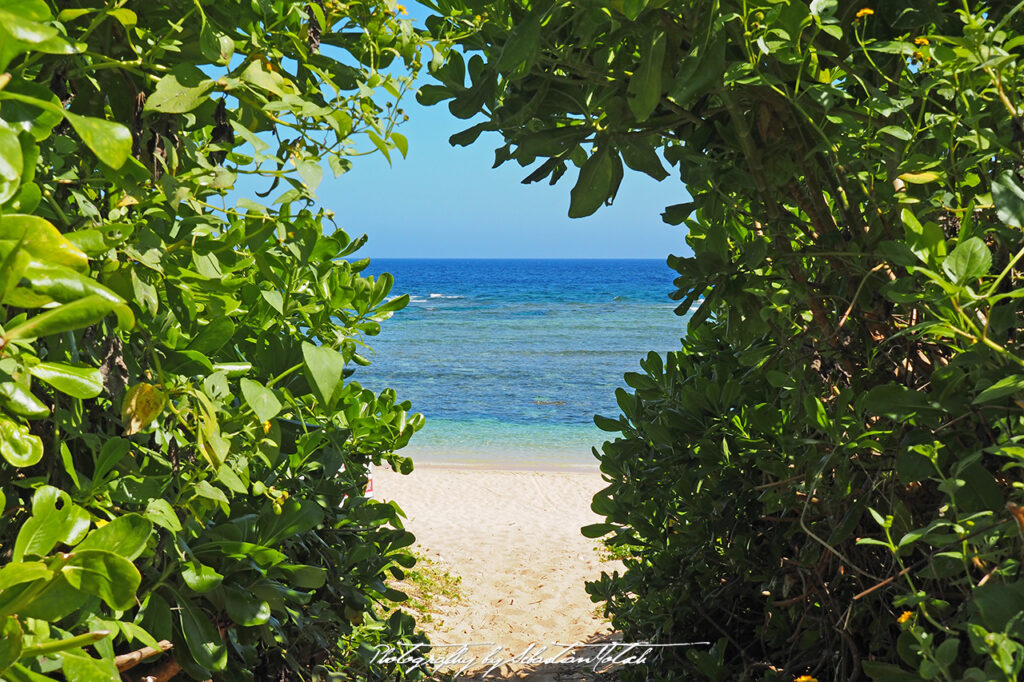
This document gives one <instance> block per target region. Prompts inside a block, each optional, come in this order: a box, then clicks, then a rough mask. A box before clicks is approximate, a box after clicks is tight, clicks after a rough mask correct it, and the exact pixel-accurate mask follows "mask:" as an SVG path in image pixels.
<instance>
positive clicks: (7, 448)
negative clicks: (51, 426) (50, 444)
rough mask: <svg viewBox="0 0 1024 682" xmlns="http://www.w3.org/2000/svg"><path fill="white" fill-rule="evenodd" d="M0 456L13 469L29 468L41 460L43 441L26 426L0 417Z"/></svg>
mask: <svg viewBox="0 0 1024 682" xmlns="http://www.w3.org/2000/svg"><path fill="white" fill-rule="evenodd" d="M0 455H3V458H4V459H5V460H6V461H7V463H8V464H10V465H11V466H14V467H30V466H33V465H35V464H38V463H39V460H41V459H42V458H43V441H42V440H40V438H39V436H36V435H35V434H33V433H30V432H29V429H28V427H27V426H23V425H22V424H18V423H17V422H15V421H13V420H12V419H10V418H9V417H5V416H3V415H0Z"/></svg>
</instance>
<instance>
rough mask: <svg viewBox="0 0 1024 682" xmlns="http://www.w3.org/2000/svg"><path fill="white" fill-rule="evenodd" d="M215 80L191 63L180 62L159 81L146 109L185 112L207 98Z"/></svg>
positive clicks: (162, 111) (175, 112)
mask: <svg viewBox="0 0 1024 682" xmlns="http://www.w3.org/2000/svg"><path fill="white" fill-rule="evenodd" d="M213 85H214V83H213V81H212V80H210V79H209V78H207V77H206V75H205V74H204V73H203V72H202V71H200V70H199V69H198V68H196V67H195V66H193V65H190V64H180V65H178V66H176V67H175V68H174V69H172V70H171V72H170V73H169V74H167V75H166V76H164V77H163V78H161V79H160V80H159V81H157V84H156V90H155V91H154V92H153V94H152V95H150V96H149V98H148V99H147V100H146V111H158V112H161V113H164V114H184V113H187V112H189V111H192V110H193V109H195V108H196V107H198V106H199V105H200V104H202V103H203V102H204V101H206V99H207V95H208V93H209V92H210V90H211V89H213Z"/></svg>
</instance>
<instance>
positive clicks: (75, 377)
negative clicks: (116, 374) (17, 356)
mask: <svg viewBox="0 0 1024 682" xmlns="http://www.w3.org/2000/svg"><path fill="white" fill-rule="evenodd" d="M29 373H30V374H32V376H34V377H36V378H37V379H40V380H41V381H45V382H46V383H48V384H49V385H51V386H53V387H54V388H56V389H57V390H58V391H61V392H62V393H66V394H68V395H69V396H71V397H72V398H83V399H84V398H95V397H96V396H98V395H99V394H100V393H102V392H103V375H102V373H100V371H99V370H98V369H96V368H95V367H86V366H84V365H70V364H67V363H64V362H40V363H39V364H38V365H33V366H31V367H29Z"/></svg>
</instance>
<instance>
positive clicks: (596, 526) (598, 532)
mask: <svg viewBox="0 0 1024 682" xmlns="http://www.w3.org/2000/svg"><path fill="white" fill-rule="evenodd" d="M615 528H616V526H615V525H613V524H611V523H592V524H590V525H589V526H583V528H581V529H580V532H581V533H582V534H583V537H587V538H599V537H602V536H604V535H608V533H611V532H612V531H613V530H615Z"/></svg>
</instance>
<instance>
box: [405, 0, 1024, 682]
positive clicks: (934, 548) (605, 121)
mask: <svg viewBox="0 0 1024 682" xmlns="http://www.w3.org/2000/svg"><path fill="white" fill-rule="evenodd" d="M434 6H435V7H436V9H437V10H438V11H439V12H440V13H441V14H442V15H444V18H443V19H441V18H439V19H436V20H435V22H434V24H433V26H434V28H435V30H436V31H438V32H439V33H444V32H446V31H448V32H452V34H454V32H455V31H458V30H464V29H465V28H466V27H467V26H468V27H470V28H472V29H473V30H472V33H471V34H470V35H468V36H466V37H463V38H461V39H460V40H461V43H462V45H463V46H464V47H465V48H466V50H467V54H472V53H473V52H474V51H480V52H481V53H482V54H479V55H477V54H473V55H472V56H471V57H470V58H469V62H468V69H467V68H466V63H465V60H464V59H463V58H462V57H461V56H459V55H452V57H451V58H450V59H449V60H448V62H447V63H446V64H445V65H443V66H442V67H441V68H439V69H436V70H435V71H434V75H435V76H436V78H437V79H438V81H439V84H438V85H435V86H434V87H432V88H430V89H425V90H424V93H423V96H424V99H425V101H440V100H444V99H451V102H450V104H449V107H450V109H451V111H452V112H453V113H454V114H455V115H457V116H460V117H465V118H468V117H470V116H472V115H473V114H476V113H478V112H483V113H485V114H486V119H487V120H485V121H483V122H481V123H480V124H478V125H476V126H474V127H473V128H470V129H469V130H467V131H466V132H465V133H460V134H459V135H456V136H454V137H453V138H452V141H453V143H459V144H465V143H469V142H471V141H472V140H473V139H475V136H476V135H478V134H479V133H480V132H481V131H482V130H500V131H502V133H503V134H504V136H505V140H506V144H505V145H504V146H503V147H502V148H500V149H499V150H498V151H497V162H498V163H501V162H504V161H508V160H515V161H516V162H518V163H520V164H521V165H523V166H527V165H530V164H534V163H537V164H538V165H537V166H536V167H535V169H534V170H533V171H532V172H531V173H530V174H529V175H528V177H527V178H526V180H525V181H526V182H534V181H538V180H542V179H545V178H549V177H550V179H551V181H552V182H554V181H557V180H558V179H559V178H560V177H562V176H563V175H564V174H566V173H567V172H568V171H569V169H570V168H571V167H572V166H576V167H579V173H578V177H577V178H576V183H575V186H574V187H573V189H572V192H571V202H570V209H569V211H570V215H580V216H582V215H587V214H590V213H593V212H594V211H596V210H597V209H598V208H599V207H600V206H601V205H602V204H604V203H605V202H606V201H611V199H612V198H614V196H615V193H616V191H617V189H618V185H619V181H620V179H621V177H622V175H623V172H624V168H625V167H628V168H630V169H633V170H637V171H641V172H645V173H647V174H649V175H651V176H652V177H655V178H657V179H664V178H666V177H667V176H668V174H669V173H668V171H667V170H666V164H668V165H670V166H674V167H675V168H676V169H677V171H678V173H679V177H680V179H681V181H682V182H683V184H684V185H685V187H686V189H687V191H688V192H689V194H690V195H691V200H690V201H686V202H683V203H680V204H678V205H674V206H670V207H668V208H667V209H666V211H665V213H664V217H665V219H666V221H668V222H670V223H672V224H684V225H685V226H686V228H687V237H686V239H687V243H688V244H689V246H690V248H691V249H692V251H693V255H692V256H687V257H672V258H670V259H669V264H670V265H671V266H672V267H673V268H674V269H675V270H677V271H678V273H679V277H678V278H677V279H676V280H675V285H676V287H677V291H676V292H675V294H674V297H675V298H676V299H677V300H679V301H680V306H679V309H678V312H679V313H680V314H682V315H690V317H689V322H688V326H687V332H686V338H685V339H684V342H683V345H682V349H681V350H679V351H676V352H674V353H670V354H669V355H668V357H666V358H659V357H658V356H656V355H651V356H649V357H648V358H647V359H645V360H644V362H643V363H642V370H643V371H642V372H639V373H631V374H627V375H626V377H625V381H626V383H627V384H628V385H629V387H630V388H631V390H630V391H626V390H620V391H619V393H618V398H619V406H620V408H621V414H620V415H619V416H618V417H617V418H608V417H602V418H598V419H597V422H598V425H599V426H601V427H602V428H604V429H605V430H607V431H609V432H612V433H616V434H617V437H616V438H615V439H614V440H611V441H609V442H607V443H605V444H604V446H603V449H602V452H601V453H600V455H599V456H600V459H601V469H602V471H603V472H604V475H605V476H606V479H607V480H608V482H609V486H608V487H607V488H606V489H605V490H604V491H602V492H601V493H600V494H598V495H597V496H596V497H595V499H594V509H595V510H596V511H597V512H598V513H600V514H601V515H603V516H605V517H606V521H605V523H602V524H597V525H594V526H590V527H588V528H586V529H584V531H585V532H586V533H587V534H589V535H591V536H595V537H596V536H604V535H609V537H608V539H607V540H606V542H608V543H609V544H611V545H612V546H622V547H630V546H639V549H638V550H636V551H634V552H631V556H630V557H629V558H627V560H626V571H625V573H624V574H622V575H618V574H615V575H610V576H609V575H606V576H604V577H603V578H602V579H601V580H599V581H596V582H594V583H592V584H591V585H590V586H589V589H590V591H591V594H592V595H593V596H594V598H595V599H598V600H603V601H605V602H606V608H607V611H608V613H609V614H610V615H611V616H612V619H613V623H614V624H615V625H616V626H617V627H618V628H620V629H621V630H622V631H623V633H624V634H625V636H626V637H627V638H629V639H651V640H653V641H657V642H661V643H679V642H688V641H702V640H706V639H709V638H710V639H711V640H712V642H713V644H712V645H711V646H710V647H691V648H668V649H666V650H665V654H664V656H663V657H662V658H661V660H660V663H659V664H658V665H657V666H655V667H654V668H652V669H649V670H641V669H638V668H631V669H627V670H626V671H625V673H624V674H626V675H630V676H632V678H633V679H694V678H700V679H713V680H737V679H761V680H792V679H793V678H794V677H796V676H807V677H815V678H820V679H827V680H853V679H857V678H858V676H860V675H866V676H867V677H870V678H871V679H874V680H886V681H896V680H916V679H929V680H930V679H944V680H1012V679H1017V677H1018V675H1019V673H1020V671H1021V669H1022V666H1024V629H1022V628H1024V624H1022V621H1021V617H1020V613H1021V612H1022V611H1024V601H1022V599H1024V596H1022V595H1024V592H1022V589H1024V583H1022V582H1021V576H1020V572H1021V562H1020V556H1021V544H1020V537H1021V532H1022V531H1024V515H1022V514H1021V512H1020V508H1019V507H1018V505H1019V504H1021V495H1022V493H1021V490H1020V488H1021V483H1022V480H1021V468H1020V466H1021V455H1022V454H1024V450H1022V449H1021V447H1020V442H1019V441H1020V440H1021V438H1022V435H1024V423H1022V416H1024V414H1022V409H1024V403H1022V402H1021V390H1022V389H1024V372H1022V369H1021V368H1022V366H1024V350H1022V349H1021V347H1020V343H1021V339H1020V333H1019V327H1020V322H1021V304H1020V300H1021V299H1020V291H1021V290H1020V288H1019V285H1020V278H1021V271H1020V267H1019V262H1020V258H1021V256H1022V255H1024V238H1022V234H1021V227H1022V225H1024V182H1022V178H1021V173H1020V171H1021V164H1022V161H1021V160H1022V156H1021V140H1022V139H1024V133H1022V127H1021V120H1022V119H1021V112H1020V107H1021V106H1022V105H1021V95H1022V87H1021V83H1022V79H1021V62H1020V55H1021V52H1020V49H1021V44H1022V42H1024V39H1022V38H1021V27H1022V26H1021V21H1022V15H1021V13H1020V11H1019V10H1020V7H1019V6H1018V5H1017V4H1016V3H1008V2H990V3H986V4H984V5H981V4H979V3H952V2H941V1H940V2H936V3H930V4H928V5H927V7H925V6H924V5H921V4H919V3H911V4H909V5H907V4H894V3H880V4H877V5H872V6H865V5H864V4H862V3H851V2H836V0H815V1H814V2H810V3H805V2H800V1H797V0H790V1H786V0H783V1H782V2H743V3H740V2H731V1H725V2H716V3H706V2H620V3H612V4H610V5H600V4H595V3H561V4H558V3H520V2H502V3H497V4H495V3H480V2H472V1H463V2H437V3H435V5H434ZM467 73H468V80H467Z"/></svg>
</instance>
